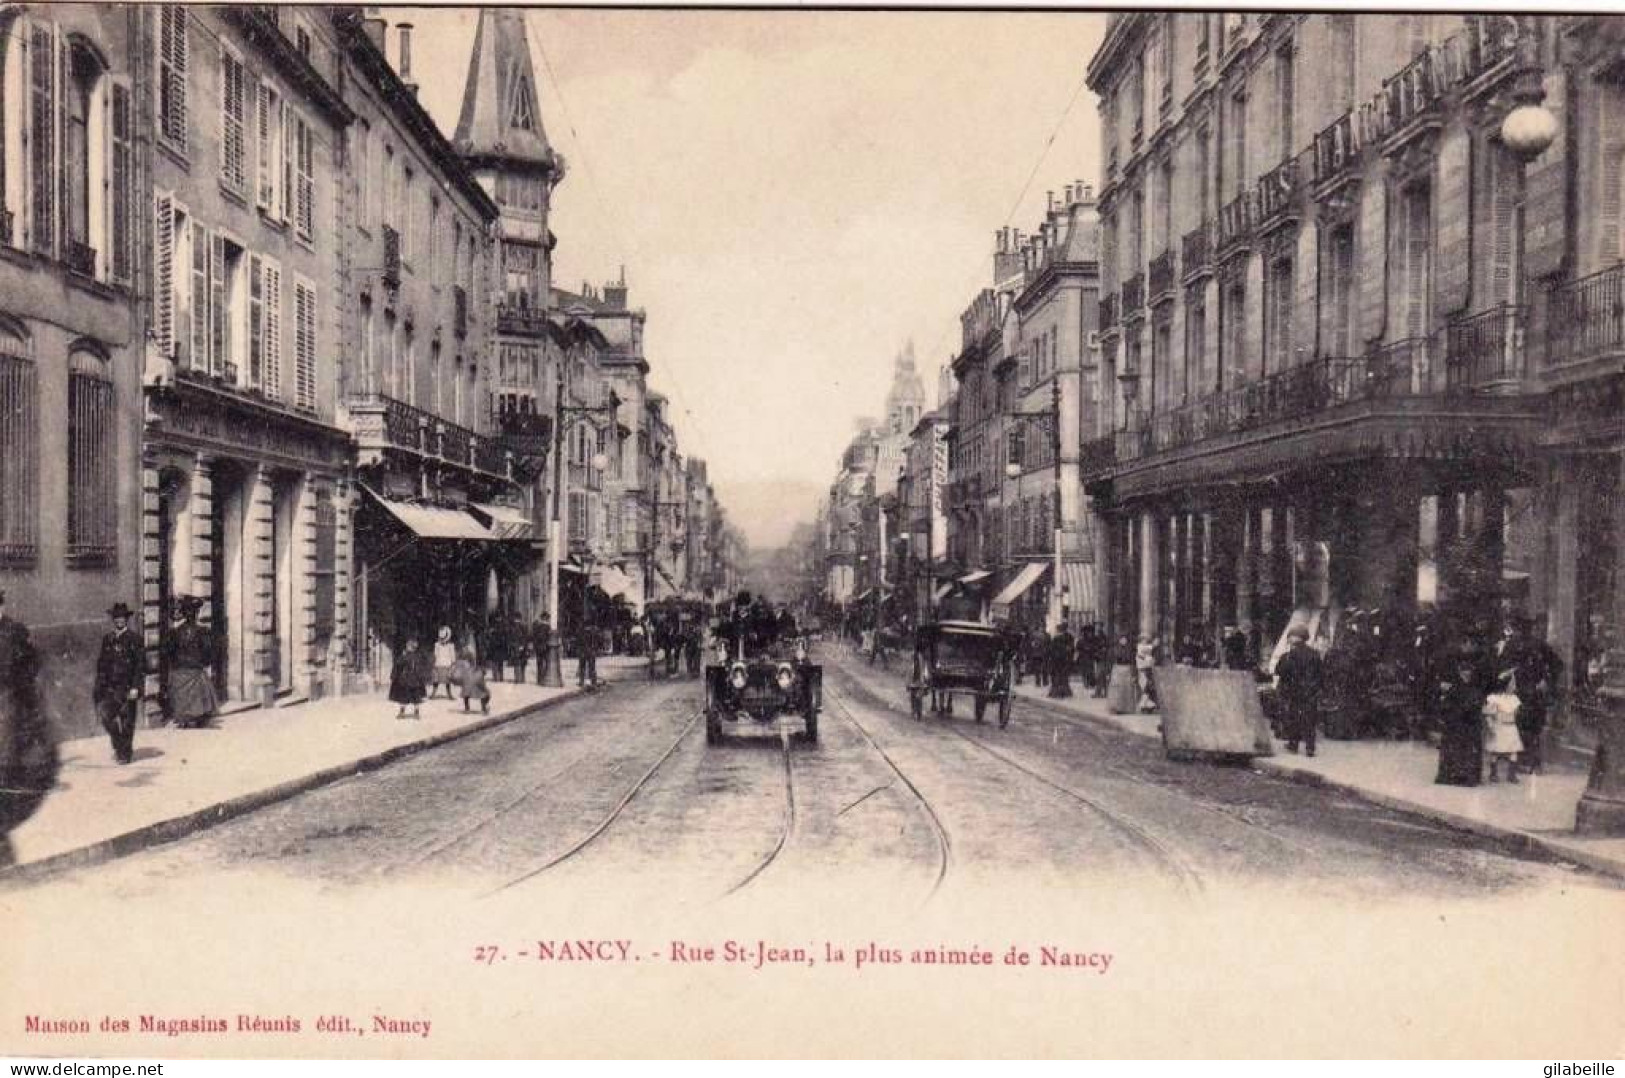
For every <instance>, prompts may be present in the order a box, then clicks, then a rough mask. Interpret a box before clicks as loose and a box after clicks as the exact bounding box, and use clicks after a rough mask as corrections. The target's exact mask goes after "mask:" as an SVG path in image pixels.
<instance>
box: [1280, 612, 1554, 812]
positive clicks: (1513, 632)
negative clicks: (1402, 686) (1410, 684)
mask: <svg viewBox="0 0 1625 1078" xmlns="http://www.w3.org/2000/svg"><path fill="white" fill-rule="evenodd" d="M1532 628H1533V623H1532V622H1531V620H1530V619H1529V618H1528V617H1525V616H1523V615H1514V616H1513V617H1511V618H1510V619H1509V620H1508V622H1507V624H1506V626H1505V628H1504V629H1503V630H1502V635H1501V638H1500V639H1499V640H1498V641H1496V642H1495V643H1494V644H1493V645H1491V646H1486V645H1485V639H1484V638H1485V635H1486V634H1485V633H1484V631H1483V629H1482V627H1480V629H1479V631H1477V632H1465V633H1452V634H1450V635H1449V636H1448V637H1445V638H1444V639H1445V641H1447V643H1446V644H1445V645H1444V650H1446V651H1447V652H1448V655H1447V656H1440V655H1438V654H1437V650H1438V648H1437V647H1435V648H1434V649H1433V650H1432V651H1430V654H1429V656H1428V657H1429V659H1430V661H1429V663H1428V665H1427V667H1426V668H1425V669H1424V671H1423V673H1422V676H1423V677H1425V678H1427V679H1428V680H1427V681H1426V683H1425V684H1423V685H1422V686H1420V687H1419V688H1420V690H1421V692H1420V696H1421V699H1420V700H1419V701H1418V700H1414V699H1405V698H1404V696H1409V695H1410V694H1411V693H1413V692H1414V691H1415V690H1414V689H1407V691H1406V693H1405V694H1403V695H1401V694H1396V693H1394V691H1393V690H1392V689H1390V688H1389V687H1387V686H1386V685H1385V683H1384V681H1383V678H1382V676H1381V674H1380V672H1378V671H1376V670H1374V669H1373V668H1372V667H1371V666H1362V667H1360V668H1359V669H1360V670H1362V671H1364V674H1365V677H1366V679H1367V680H1366V682H1365V686H1366V687H1365V691H1364V692H1363V693H1361V694H1360V695H1361V696H1362V697H1363V702H1364V703H1365V704H1366V705H1367V706H1370V707H1373V708H1389V707H1393V708H1400V707H1405V706H1407V705H1410V706H1411V707H1413V708H1414V710H1410V711H1409V712H1408V713H1407V714H1406V715H1405V716H1404V717H1403V718H1401V719H1399V720H1396V721H1397V722H1398V726H1397V729H1398V730H1399V731H1400V732H1401V734H1402V735H1403V736H1411V737H1415V738H1416V739H1418V740H1427V739H1430V733H1436V735H1437V739H1438V745H1439V768H1438V773H1437V775H1436V777H1435V779H1434V781H1435V782H1437V783H1439V784H1441V785H1450V786H1477V785H1479V784H1480V783H1481V782H1483V781H1485V779H1486V771H1485V768H1486V764H1487V765H1488V773H1487V778H1488V781H1490V782H1498V781H1500V780H1501V777H1502V775H1503V774H1504V775H1505V777H1506V780H1507V781H1508V782H1514V783H1515V782H1517V781H1518V775H1519V772H1520V771H1521V772H1529V773H1537V772H1539V771H1540V770H1541V769H1542V766H1543V760H1542V740H1543V738H1544V736H1545V730H1546V722H1547V717H1548V715H1549V713H1550V709H1551V706H1552V705H1553V704H1554V703H1555V702H1556V700H1557V694H1558V686H1559V684H1560V679H1561V675H1562V671H1563V664H1562V661H1561V659H1559V658H1558V656H1557V653H1556V652H1555V651H1554V650H1553V649H1552V648H1551V647H1550V646H1549V645H1548V644H1546V643H1545V641H1543V640H1541V639H1540V638H1539V637H1538V636H1537V635H1535V634H1534V633H1533V631H1532ZM1287 637H1288V641H1289V646H1288V648H1287V651H1286V653H1285V654H1283V655H1282V656H1281V657H1280V658H1279V659H1278V660H1277V661H1276V663H1275V679H1276V702H1277V705H1278V706H1277V708H1276V711H1277V714H1278V716H1279V719H1280V727H1281V728H1282V729H1281V733H1282V736H1283V737H1284V738H1285V740H1286V743H1287V751H1289V752H1297V751H1298V747H1299V745H1300V743H1301V744H1302V745H1303V746H1304V748H1305V751H1306V752H1307V754H1308V755H1310V756H1313V755H1315V751H1316V742H1317V734H1318V733H1319V729H1320V726H1321V724H1322V722H1323V721H1324V719H1325V718H1326V716H1327V715H1328V714H1334V713H1335V712H1336V711H1337V710H1338V709H1340V708H1343V707H1348V706H1354V704H1355V702H1354V701H1351V700H1350V699H1348V698H1347V697H1345V698H1344V699H1342V700H1337V701H1335V703H1334V702H1333V701H1332V700H1331V699H1330V698H1331V697H1332V696H1333V694H1335V693H1339V692H1341V693H1348V692H1350V691H1351V687H1350V685H1349V684H1341V685H1340V684H1336V683H1335V682H1334V680H1333V679H1334V678H1335V677H1337V676H1339V674H1340V673H1341V672H1340V671H1339V670H1338V669H1337V666H1336V661H1335V657H1336V656H1337V655H1338V654H1339V652H1338V649H1337V648H1335V647H1334V648H1332V649H1331V650H1330V651H1329V652H1328V653H1327V654H1326V655H1325V656H1324V657H1322V654H1321V652H1320V651H1319V650H1317V649H1316V648H1314V647H1312V646H1311V645H1310V643H1309V632H1308V630H1307V629H1306V628H1304V627H1302V626H1296V627H1294V628H1292V629H1291V630H1290V631H1289V632H1288V634H1287ZM1347 650H1352V649H1347V648H1346V649H1345V652H1346V651H1347ZM1354 691H1358V690H1354ZM1392 696H1400V697H1401V698H1400V699H1397V700H1391V699H1389V697H1392ZM1407 731H1408V733H1407Z"/></svg>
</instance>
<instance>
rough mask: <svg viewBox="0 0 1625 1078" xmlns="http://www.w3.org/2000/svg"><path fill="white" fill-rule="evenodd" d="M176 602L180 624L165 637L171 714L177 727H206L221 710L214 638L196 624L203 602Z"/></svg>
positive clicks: (194, 599) (187, 597)
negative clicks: (213, 672)
mask: <svg viewBox="0 0 1625 1078" xmlns="http://www.w3.org/2000/svg"><path fill="white" fill-rule="evenodd" d="M177 602H178V603H179V606H180V621H179V622H177V623H176V624H175V625H174V626H173V627H171V629H170V631H169V634H168V636H166V637H165V638H164V652H165V658H166V659H167V660H168V661H167V663H166V665H167V666H168V668H169V713H170V717H171V718H173V719H174V720H175V725H177V726H180V727H192V726H207V725H208V723H209V720H210V719H211V718H213V717H214V713H215V711H216V710H217V709H218V707H219V702H218V701H217V699H216V698H215V694H214V677H213V674H212V668H213V666H214V662H215V658H216V654H217V652H216V649H215V637H214V633H213V632H212V631H210V630H209V629H208V628H206V627H205V626H202V625H199V624H198V622H197V612H198V610H199V609H201V608H202V606H203V600H202V599H199V598H198V597H197V596H195V595H185V596H182V597H181V598H180V599H179V600H177Z"/></svg>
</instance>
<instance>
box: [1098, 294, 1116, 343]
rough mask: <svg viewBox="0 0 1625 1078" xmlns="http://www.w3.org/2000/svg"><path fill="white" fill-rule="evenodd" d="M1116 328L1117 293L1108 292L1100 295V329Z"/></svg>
mask: <svg viewBox="0 0 1625 1078" xmlns="http://www.w3.org/2000/svg"><path fill="white" fill-rule="evenodd" d="M1115 328H1117V294H1116V293H1114V292H1108V293H1106V294H1105V295H1103V296H1101V297H1100V331H1101V332H1102V333H1105V332H1106V331H1108V330H1111V329H1115Z"/></svg>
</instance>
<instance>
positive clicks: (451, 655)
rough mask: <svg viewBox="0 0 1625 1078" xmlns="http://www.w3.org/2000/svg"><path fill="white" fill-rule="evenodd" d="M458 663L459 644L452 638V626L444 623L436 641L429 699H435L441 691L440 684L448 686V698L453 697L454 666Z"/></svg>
mask: <svg viewBox="0 0 1625 1078" xmlns="http://www.w3.org/2000/svg"><path fill="white" fill-rule="evenodd" d="M456 664H457V645H456V643H455V642H453V640H452V638H451V626H449V625H442V626H441V627H440V635H439V636H438V637H436V638H435V642H434V681H433V683H431V684H430V686H429V699H431V700H433V699H434V698H435V697H436V696H437V695H439V693H440V686H442V685H444V686H445V687H446V699H447V700H450V699H451V686H452V684H453V681H454V680H455V678H454V676H453V674H452V669H451V668H452V667H453V666H455V665H456Z"/></svg>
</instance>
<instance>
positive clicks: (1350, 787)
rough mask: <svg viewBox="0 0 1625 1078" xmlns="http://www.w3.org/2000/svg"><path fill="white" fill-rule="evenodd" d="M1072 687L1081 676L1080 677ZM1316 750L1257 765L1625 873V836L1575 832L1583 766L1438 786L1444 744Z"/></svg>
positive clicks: (1084, 703)
mask: <svg viewBox="0 0 1625 1078" xmlns="http://www.w3.org/2000/svg"><path fill="white" fill-rule="evenodd" d="M1047 691H1048V690H1046V689H1041V688H1038V687H1037V686H1035V685H1033V684H1032V683H1031V682H1030V681H1029V682H1027V683H1026V684H1023V685H1020V686H1018V687H1017V688H1016V693H1017V695H1019V696H1023V697H1026V698H1028V699H1032V700H1042V701H1043V702H1044V703H1045V704H1047V705H1051V706H1054V707H1057V708H1060V709H1062V710H1065V711H1070V712H1075V713H1077V714H1078V715H1081V716H1085V717H1087V718H1090V719H1094V720H1096V721H1098V722H1104V723H1108V724H1110V725H1112V726H1115V727H1117V728H1118V729H1120V730H1127V731H1128V732H1129V733H1132V734H1138V735H1140V736H1141V737H1148V738H1159V739H1160V737H1161V736H1162V735H1161V733H1160V731H1159V719H1158V717H1157V715H1155V714H1150V715H1113V714H1111V713H1110V712H1109V711H1107V709H1106V701H1105V700H1096V699H1094V698H1092V697H1090V696H1089V695H1088V691H1089V690H1088V689H1087V688H1083V689H1081V692H1082V694H1083V695H1074V696H1073V697H1072V698H1071V699H1068V700H1052V699H1050V698H1049V697H1048V696H1046V695H1045V693H1046V692H1047ZM1072 691H1073V692H1074V693H1079V692H1080V683H1079V682H1076V681H1074V682H1073V686H1072ZM1319 748H1320V751H1319V753H1318V754H1317V755H1316V756H1314V757H1313V758H1310V757H1306V756H1298V755H1293V754H1290V753H1288V752H1286V750H1285V749H1284V748H1282V747H1281V744H1280V743H1279V742H1278V743H1277V747H1276V752H1277V755H1275V756H1270V757H1260V758H1258V759H1256V760H1254V761H1253V766H1254V767H1256V768H1257V769H1258V770H1259V771H1262V772H1264V773H1265V774H1272V775H1278V776H1281V777H1284V778H1288V779H1291V780H1292V781H1295V782H1305V783H1311V784H1315V785H1323V786H1329V787H1332V788H1334V789H1338V790H1342V791H1344V792H1347V793H1351V794H1354V795H1356V796H1358V797H1361V798H1364V799H1365V800H1367V801H1371V802H1374V803H1376V804H1379V805H1383V806H1386V807H1388V808H1391V809H1395V810H1397V811H1399V812H1408V813H1412V814H1415V815H1420V816H1426V817H1428V818H1430V819H1433V820H1436V821H1438V822H1440V823H1443V824H1446V825H1448V826H1450V827H1454V828H1457V829H1459V830H1462V831H1470V832H1472V833H1474V834H1478V835H1485V836H1487V837H1490V838H1495V839H1499V840H1501V841H1507V842H1513V843H1517V844H1520V845H1524V846H1527V847H1530V848H1533V849H1538V850H1542V851H1544V852H1545V853H1548V854H1550V855H1552V856H1554V857H1559V858H1561V859H1563V860H1565V861H1572V862H1574V863H1575V864H1579V865H1584V866H1585V867H1587V868H1590V869H1592V870H1593V871H1596V872H1601V873H1604V874H1606V875H1609V876H1615V877H1620V878H1625V838H1582V837H1580V836H1578V835H1576V834H1575V833H1574V810H1575V806H1576V805H1577V804H1578V803H1579V800H1580V794H1581V793H1582V792H1584V790H1585V786H1586V775H1585V773H1584V772H1583V771H1579V770H1570V769H1561V770H1559V769H1556V768H1548V769H1547V772H1546V773H1545V774H1541V775H1523V776H1520V782H1519V783H1518V784H1517V785H1511V784H1508V783H1505V782H1502V783H1497V784H1493V785H1484V786H1477V787H1465V786H1437V785H1435V784H1434V782H1433V776H1434V774H1435V772H1436V770H1437V768H1438V766H1439V750H1438V749H1436V748H1433V747H1431V746H1427V745H1418V744H1416V743H1414V742H1409V741H1333V740H1331V739H1329V738H1321V741H1320V746H1319Z"/></svg>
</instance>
